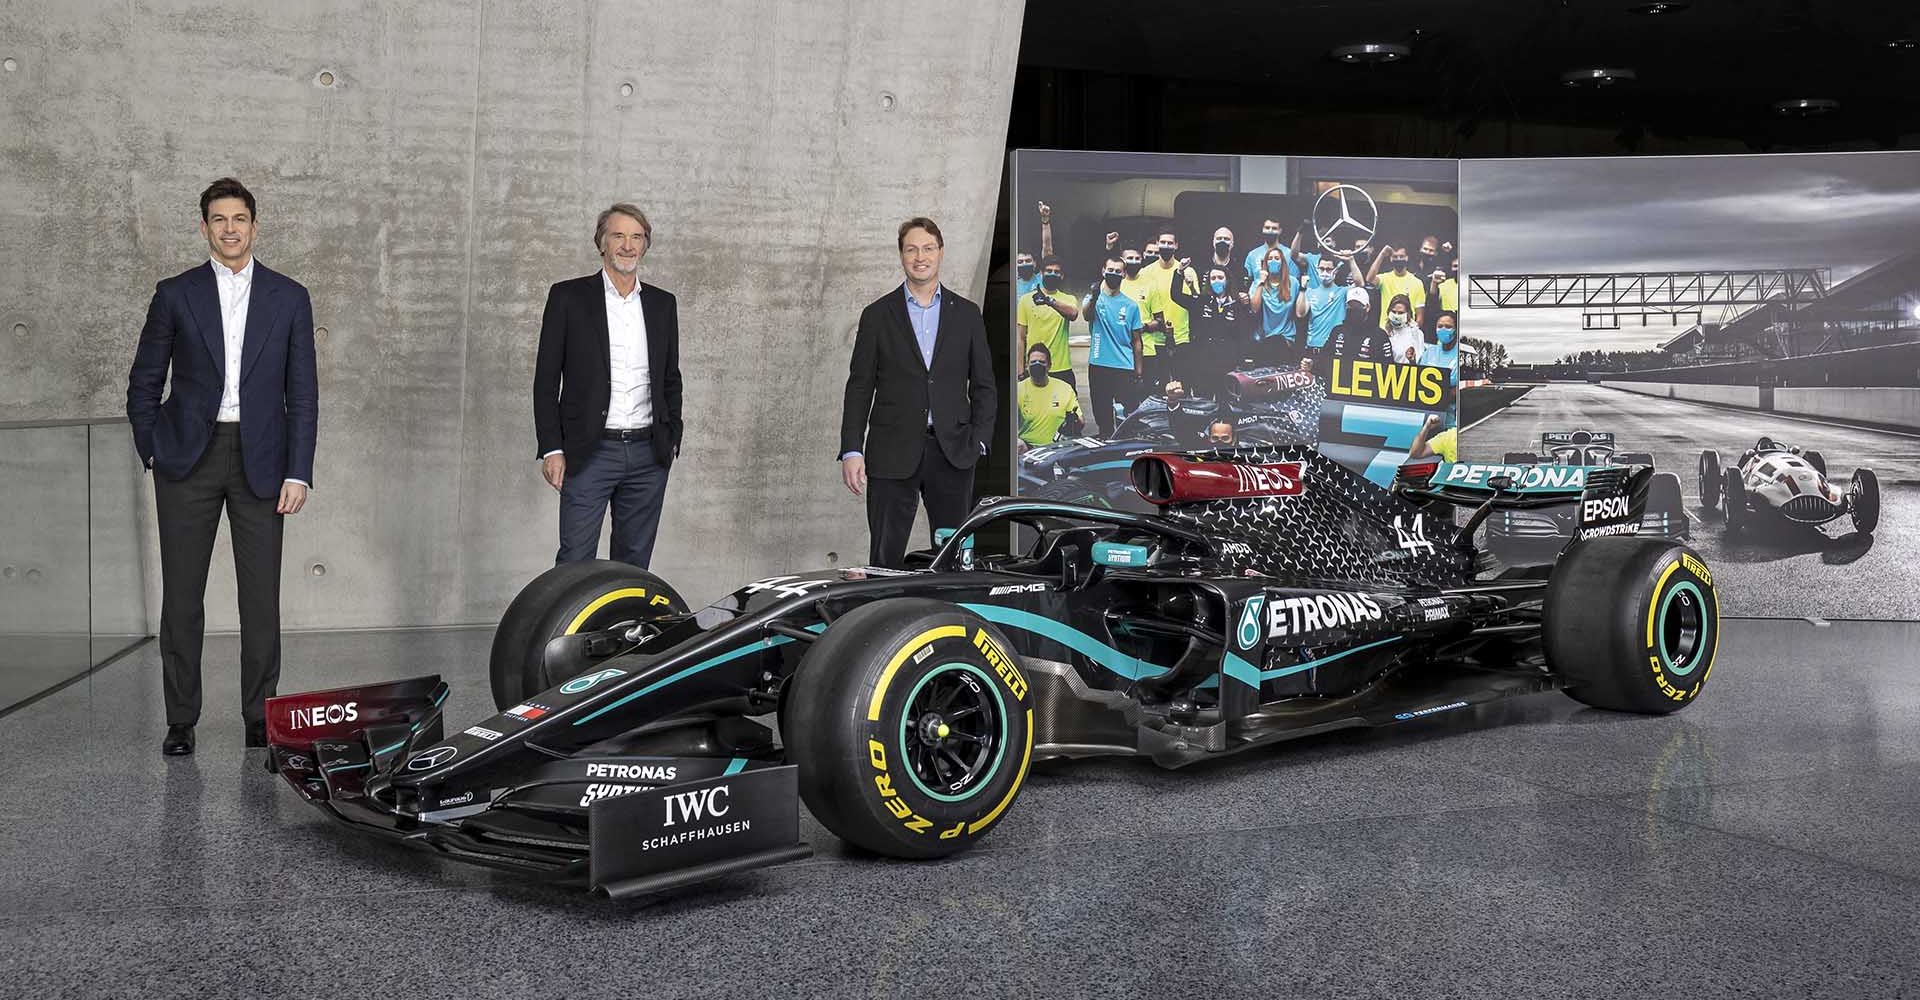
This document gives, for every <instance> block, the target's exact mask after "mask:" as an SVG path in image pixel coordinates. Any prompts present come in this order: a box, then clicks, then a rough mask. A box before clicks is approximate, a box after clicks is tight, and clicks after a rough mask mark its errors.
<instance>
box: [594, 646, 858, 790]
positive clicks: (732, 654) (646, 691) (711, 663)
mask: <svg viewBox="0 0 1920 1000" xmlns="http://www.w3.org/2000/svg"><path fill="white" fill-rule="evenodd" d="M826 628H827V626H826V623H824V622H821V623H818V624H814V625H809V626H807V631H809V632H814V633H819V632H824V631H826ZM792 641H793V640H792V639H791V638H788V637H787V636H784V635H776V636H771V637H769V638H765V639H759V640H756V641H754V642H750V643H747V644H746V645H744V646H741V647H739V648H738V649H730V650H728V651H726V652H724V653H721V654H719V655H717V656H710V657H707V658H706V659H704V660H701V661H700V662H699V663H696V664H694V665H693V666H691V667H688V668H686V669H684V670H679V671H676V672H674V673H673V674H670V675H668V676H666V677H662V678H661V679H659V680H657V681H654V682H653V683H652V684H649V685H647V686H646V687H643V688H641V689H640V690H638V691H635V692H633V693H631V694H628V695H625V696H623V697H621V698H619V699H617V700H615V701H612V702H609V703H607V704H605V705H602V706H600V707H599V708H596V709H594V710H593V711H591V712H588V713H587V714H586V715H584V716H581V717H580V718H578V719H575V720H574V721H573V724H574V725H576V726H584V725H586V724H587V723H589V722H592V721H593V720H595V719H597V718H599V717H601V716H603V715H605V714H607V713H608V712H611V711H613V710H614V709H616V708H619V707H620V706H622V705H625V704H626V703H628V702H630V701H632V700H634V699H635V698H643V697H645V696H647V695H650V694H652V693H654V692H655V691H658V690H660V689H661V688H663V687H666V686H667V685H669V684H672V683H675V682H677V681H683V680H686V679H687V678H689V677H692V676H693V675H694V674H697V673H700V672H701V671H703V670H709V669H712V668H713V667H717V666H719V665H720V664H722V663H727V662H729V661H732V660H737V659H739V658H741V657H742V656H746V655H748V654H750V653H760V652H765V651H766V650H769V649H773V648H776V647H778V646H784V645H786V644H787V643H789V642H792ZM742 766H744V765H742Z"/></svg>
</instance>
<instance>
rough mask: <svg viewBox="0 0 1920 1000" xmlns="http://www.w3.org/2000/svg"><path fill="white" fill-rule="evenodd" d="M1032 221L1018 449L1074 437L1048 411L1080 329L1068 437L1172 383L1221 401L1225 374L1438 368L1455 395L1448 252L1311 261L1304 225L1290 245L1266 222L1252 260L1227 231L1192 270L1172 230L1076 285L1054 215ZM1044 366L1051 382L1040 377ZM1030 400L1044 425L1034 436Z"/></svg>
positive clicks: (1116, 235)
mask: <svg viewBox="0 0 1920 1000" xmlns="http://www.w3.org/2000/svg"><path fill="white" fill-rule="evenodd" d="M1040 207H1041V209H1042V211H1041V213H1040V216H1041V243H1042V246H1041V254H1040V256H1039V257H1038V258H1036V257H1035V256H1034V255H1033V254H1031V253H1028V252H1026V251H1020V252H1018V253H1016V255H1015V284H1014V289H1015V294H1016V296H1017V297H1018V299H1017V301H1018V307H1017V326H1018V341H1019V346H1020V348H1021V352H1022V353H1021V356H1022V357H1023V358H1026V359H1027V361H1026V370H1027V372H1028V374H1027V375H1026V376H1024V377H1023V378H1022V379H1021V380H1020V383H1019V386H1018V392H1019V393H1021V394H1022V399H1021V403H1020V409H1021V413H1022V431H1021V435H1020V437H1021V441H1022V442H1023V444H1028V445H1038V444H1043V443H1046V442H1047V441H1050V440H1052V438H1051V437H1049V436H1047V435H1048V434H1050V433H1067V432H1065V431H1062V430H1061V428H1062V427H1065V426H1067V421H1065V420H1061V421H1059V422H1055V421H1054V419H1053V414H1054V413H1055V412H1056V411H1062V410H1064V405H1063V404H1062V405H1060V406H1056V405H1055V403H1056V402H1058V401H1059V399H1060V397H1059V396H1058V390H1057V389H1049V388H1048V386H1050V385H1053V384H1054V383H1057V382H1066V383H1067V384H1068V385H1069V386H1075V387H1077V383H1076V381H1075V375H1074V369H1073V363H1072V357H1071V353H1070V352H1071V347H1070V346H1069V341H1068V332H1069V330H1070V329H1072V328H1073V324H1075V323H1076V322H1078V323H1083V324H1085V328H1086V330H1087V333H1088V336H1089V348H1088V360H1087V380H1088V387H1087V388H1088V390H1089V392H1088V394H1087V395H1088V401H1089V403H1090V405H1089V407H1088V408H1087V412H1086V413H1085V414H1084V419H1083V418H1082V415H1081V414H1080V413H1078V412H1074V413H1073V414H1072V416H1073V420H1072V424H1073V425H1075V427H1076V429H1075V430H1074V431H1073V432H1072V433H1078V432H1079V429H1081V427H1082V425H1083V427H1084V429H1085V430H1086V431H1087V432H1088V433H1091V434H1093V435H1095V436H1102V437H1104V436H1107V435H1109V434H1111V432H1112V431H1113V429H1114V427H1115V426H1116V425H1117V424H1118V422H1119V421H1120V420H1122V419H1124V417H1125V416H1126V415H1128V414H1131V413H1132V412H1133V411H1134V410H1135V409H1137V408H1138V407H1140V406H1141V405H1142V403H1143V401H1145V400H1147V399H1148V398H1149V397H1150V396H1157V394H1158V393H1159V391H1160V387H1161V386H1164V385H1166V384H1167V383H1168V381H1169V380H1177V381H1179V382H1180V383H1181V384H1182V385H1183V386H1186V387H1190V388H1189V389H1188V391H1189V392H1190V393H1191V394H1192V395H1193V396H1194V397H1197V398H1207V399H1212V398H1216V397H1218V398H1224V396H1223V395H1222V394H1223V393H1224V390H1225V384H1226V381H1227V373H1228V372H1231V371H1235V370H1244V369H1246V368H1251V367H1259V366H1267V367H1276V368H1297V369H1300V370H1304V371H1307V372H1311V373H1317V374H1319V375H1321V376H1323V377H1324V376H1325V374H1326V373H1327V372H1328V371H1330V369H1331V365H1330V362H1331V361H1332V359H1334V358H1352V359H1356V360H1371V361H1383V362H1391V363H1395V364H1409V365H1429V366H1438V367H1443V368H1447V369H1448V370H1449V371H1450V372H1451V375H1450V378H1451V380H1452V382H1453V384H1454V385H1456V386H1457V385H1458V384H1459V364H1458V359H1459V347H1460V345H1459V340H1458V332H1457V331H1458V326H1459V319H1458V310H1459V284H1458V279H1459V259H1458V249H1457V246H1456V244H1455V241H1454V239H1453V238H1451V237H1442V236H1439V235H1433V234H1429V235H1426V236H1423V237H1421V238H1420V239H1418V240H1413V241H1406V242H1407V243H1408V245H1399V244H1396V243H1392V242H1387V241H1381V242H1379V243H1377V244H1375V245H1373V246H1366V245H1359V246H1354V247H1353V248H1351V249H1349V250H1343V251H1341V252H1339V253H1333V252H1328V251H1327V250H1326V249H1325V248H1323V247H1322V246H1321V245H1320V241H1319V240H1318V239H1317V238H1316V237H1315V235H1314V230H1313V223H1312V221H1311V220H1303V221H1301V222H1300V223H1298V224H1296V225H1294V226H1293V227H1292V228H1291V229H1289V227H1287V226H1286V225H1283V224H1282V223H1281V222H1280V220H1278V219H1273V218H1268V219H1263V220H1262V222H1261V226H1260V230H1259V234H1260V238H1259V241H1258V242H1256V243H1254V244H1253V245H1252V246H1251V247H1247V248H1242V247H1241V246H1239V245H1237V244H1236V240H1235V236H1234V232H1233V230H1232V228H1230V227H1228V226H1219V227H1217V228H1215V229H1213V230H1212V231H1211V233H1210V238H1209V243H1208V247H1207V250H1206V251H1205V254H1206V255H1205V256H1204V257H1203V258H1202V259H1200V260H1198V261H1196V260H1195V259H1194V258H1193V257H1192V256H1190V255H1186V254H1183V253H1182V252H1181V249H1180V247H1181V244H1180V238H1179V236H1178V234H1176V233H1174V232H1172V231H1171V230H1162V231H1160V232H1157V233H1152V234H1144V235H1143V236H1142V237H1141V238H1139V241H1138V242H1128V241H1127V240H1125V239H1123V234H1122V233H1120V232H1117V231H1114V232H1108V233H1106V235H1105V239H1104V245H1103V246H1102V248H1101V249H1102V252H1101V253H1100V254H1098V255H1093V254H1088V255H1081V256H1080V257H1079V258H1078V259H1081V260H1084V261H1087V262H1089V263H1086V264H1084V265H1076V267H1080V266H1085V267H1089V268H1090V267H1091V266H1092V264H1091V261H1093V260H1095V259H1096V258H1097V259H1098V262H1099V264H1098V271H1097V273H1095V274H1092V275H1087V274H1086V273H1085V272H1084V271H1082V272H1081V274H1082V275H1083V276H1081V277H1075V276H1074V275H1072V274H1070V273H1069V271H1068V267H1067V262H1065V261H1063V260H1062V259H1061V258H1060V257H1058V256H1056V249H1055V242H1054V235H1053V229H1052V217H1051V211H1050V210H1049V209H1048V208H1047V206H1046V204H1045V203H1044V202H1042V203H1041V205H1040ZM1089 278H1091V279H1092V280H1089ZM1068 289H1073V290H1074V291H1068ZM1075 292H1077V293H1078V294H1077V297H1076V294H1075ZM1036 346H1038V347H1042V348H1044V349H1045V350H1044V352H1036V351H1034V350H1032V349H1033V348H1035V347H1036ZM1042 356H1044V359H1045V363H1046V364H1047V371H1046V372H1045V373H1044V378H1041V377H1039V376H1036V375H1035V374H1033V373H1034V372H1035V371H1036V367H1035V361H1034V359H1035V358H1039V357H1042ZM1029 395H1030V396H1031V397H1032V408H1033V412H1034V413H1035V414H1036V416H1037V417H1039V419H1036V420H1035V422H1034V423H1033V424H1032V425H1031V426H1029V425H1028V422H1027V416H1026V414H1027V411H1028V408H1029V406H1028V402H1027V396H1029ZM1043 404H1044V405H1043Z"/></svg>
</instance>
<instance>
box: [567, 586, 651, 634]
mask: <svg viewBox="0 0 1920 1000" xmlns="http://www.w3.org/2000/svg"><path fill="white" fill-rule="evenodd" d="M652 593H653V592H652V591H650V590H648V589H647V588H645V587H622V588H620V589H619V590H610V591H607V592H606V593H604V594H601V595H600V596H599V597H596V598H594V599H593V601H592V602H590V603H589V604H588V605H587V606H586V607H584V608H581V609H580V613H579V614H577V615H574V616H573V621H572V622H570V623H568V625H567V630H566V631H565V632H562V633H561V634H562V635H573V634H574V633H576V632H579V631H580V626H582V625H585V624H586V623H587V619H589V618H592V617H593V613H594V612H595V611H598V610H600V609H601V608H604V607H606V606H607V605H609V604H612V603H613V602H615V601H617V600H620V599H621V598H623V597H648V596H651V595H652Z"/></svg>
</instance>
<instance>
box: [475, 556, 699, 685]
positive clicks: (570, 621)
mask: <svg viewBox="0 0 1920 1000" xmlns="http://www.w3.org/2000/svg"><path fill="white" fill-rule="evenodd" d="M686 613H687V602H686V601H684V600H681V598H680V595H679V594H678V593H676V592H675V591H674V589H673V588H672V587H670V586H667V581H665V580H662V579H660V578H659V577H657V576H655V575H653V574H652V573H649V572H647V571H646V570H644V569H641V568H640V567H638V566H630V565H628V564H626V563H620V562H613V561H611V560H607V559H589V560H585V561H582V562H569V563H561V564H560V565H558V566H555V567H554V568H552V569H550V570H547V571H546V572H545V573H542V574H540V575H539V576H536V577H534V578H533V581H532V582H531V583H528V584H527V585H526V586H525V587H523V588H521V590H520V593H519V594H518V595H517V596H515V597H514V599H513V603H512V604H509V605H507V612H506V614H504V615H501V616H500V627H499V628H498V629H496V630H495V631H494V633H493V651H492V653H491V655H489V656H488V663H487V673H488V675H489V677H490V679H491V680H492V682H493V704H494V707H495V708H498V709H500V710H501V711H505V710H507V709H508V708H511V707H513V706H514V705H516V704H518V703H520V702H522V701H525V700H526V699H528V698H531V697H533V696H534V695H536V694H539V693H540V692H542V691H545V690H547V689H548V688H550V687H553V686H554V685H555V684H559V683H560V682H562V681H565V680H567V678H566V677H549V676H548V675H547V674H548V671H547V666H546V663H545V658H544V656H543V655H542V654H543V653H544V652H545V651H546V648H547V643H548V642H549V641H551V640H553V639H554V638H556V637H558V636H563V635H574V634H577V633H580V632H592V631H595V630H598V629H603V628H610V627H612V626H614V625H617V624H619V623H620V622H627V621H645V620H647V619H651V618H660V617H663V616H666V615H681V614H686Z"/></svg>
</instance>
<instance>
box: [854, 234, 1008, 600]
mask: <svg viewBox="0 0 1920 1000" xmlns="http://www.w3.org/2000/svg"><path fill="white" fill-rule="evenodd" d="M899 245H900V266H901V269H902V270H904V271H906V274H907V280H906V282H905V283H904V284H902V285H901V286H900V287H898V288H896V289H893V290H891V291H889V292H887V294H885V295H882V296H880V298H878V299H876V300H875V301H874V302H873V304H872V305H869V306H867V308H866V310H865V311H864V312H862V313H861V314H860V327H859V330H858V332H857V333H855V334H854V338H853V363H852V364H851V365H850V366H849V367H848V370H847V392H846V401H845V404H844V406H843V408H842V410H841V414H840V477H841V481H842V482H844V483H846V486H847V489H849V490H851V491H852V492H853V493H854V495H855V496H858V495H859V494H860V493H861V492H863V491H864V492H865V493H866V494H867V529H868V531H869V533H870V535H871V541H870V543H869V549H868V555H867V558H868V559H869V560H870V561H871V562H872V563H873V564H874V565H876V566H889V567H894V568H898V567H900V566H901V565H902V564H903V562H904V560H905V557H906V551H907V536H908V535H910V534H912V532H913V518H914V511H915V509H916V508H917V507H918V506H919V500H920V499H922V498H924V499H925V501H926V504H927V520H928V521H929V522H930V524H931V527H932V528H933V530H934V531H936V532H937V531H939V530H940V529H941V528H954V527H958V526H959V524H960V521H961V519H962V518H964V517H966V514H967V510H968V508H969V507H971V506H972V504H973V467H974V464H975V463H976V462H978V461H979V460H980V456H982V455H985V454H986V453H987V442H988V441H989V440H990V439H991V438H992V437H993V414H994V409H995V407H996V406H998V405H999V404H998V402H997V399H998V397H997V396H996V395H995V394H994V385H993V359H992V357H991V356H989V355H988V354H987V328H986V324H985V323H983V322H982V321H981V319H980V307H979V306H976V305H974V304H973V303H971V302H968V301H967V300H966V299H963V298H961V297H960V296H959V295H958V294H956V293H955V292H954V291H953V290H952V289H950V288H944V287H942V286H941V284H940V256H941V253H942V252H943V250H944V248H945V244H944V242H943V241H942V240H941V238H940V227H939V226H936V225H934V223H933V220H932V219H927V218H913V219H908V220H907V221H906V222H904V223H901V225H900V233H899Z"/></svg>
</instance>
